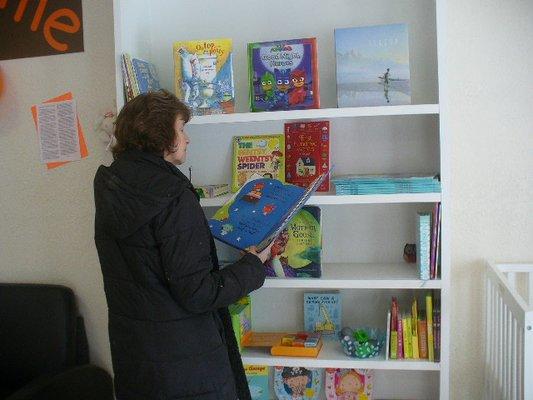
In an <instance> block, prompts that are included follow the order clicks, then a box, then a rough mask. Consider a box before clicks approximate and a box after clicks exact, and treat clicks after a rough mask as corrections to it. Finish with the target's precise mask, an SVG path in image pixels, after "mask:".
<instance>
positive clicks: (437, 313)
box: [433, 299, 440, 362]
mask: <svg viewBox="0 0 533 400" xmlns="http://www.w3.org/2000/svg"><path fill="white" fill-rule="evenodd" d="M433 326H434V328H433V334H434V336H435V338H434V342H435V351H434V354H435V361H437V362H439V361H440V300H439V299H436V300H435V306H434V307H433Z"/></svg>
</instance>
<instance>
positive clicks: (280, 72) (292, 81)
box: [248, 38, 320, 111]
mask: <svg viewBox="0 0 533 400" xmlns="http://www.w3.org/2000/svg"><path fill="white" fill-rule="evenodd" d="M248 75H249V85H250V87H249V90H250V110H251V111H274V110H302V109H307V108H320V97H319V88H318V60H317V45H316V38H306V39H291V40H280V41H274V42H259V43H248Z"/></svg>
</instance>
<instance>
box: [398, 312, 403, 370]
mask: <svg viewBox="0 0 533 400" xmlns="http://www.w3.org/2000/svg"><path fill="white" fill-rule="evenodd" d="M397 329H398V359H399V360H400V359H402V358H404V356H403V326H402V313H398V328H397Z"/></svg>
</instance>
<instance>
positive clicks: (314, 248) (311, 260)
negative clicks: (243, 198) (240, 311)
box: [265, 206, 322, 278]
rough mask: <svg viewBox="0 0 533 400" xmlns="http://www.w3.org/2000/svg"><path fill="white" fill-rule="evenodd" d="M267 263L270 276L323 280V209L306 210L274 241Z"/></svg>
mask: <svg viewBox="0 0 533 400" xmlns="http://www.w3.org/2000/svg"><path fill="white" fill-rule="evenodd" d="M270 252H271V257H270V259H269V260H267V261H266V262H265V267H266V272H267V276H269V277H276V278H320V276H321V253H322V231H321V226H320V207H317V206H304V207H303V208H302V209H301V210H300V211H298V213H297V214H296V215H295V216H294V217H293V218H292V219H291V221H290V222H289V223H288V224H287V226H286V227H285V229H283V230H282V231H281V233H280V234H279V235H278V236H277V237H276V239H274V245H273V246H272V248H271V250H270Z"/></svg>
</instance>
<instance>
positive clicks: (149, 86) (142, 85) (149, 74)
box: [122, 53, 161, 101]
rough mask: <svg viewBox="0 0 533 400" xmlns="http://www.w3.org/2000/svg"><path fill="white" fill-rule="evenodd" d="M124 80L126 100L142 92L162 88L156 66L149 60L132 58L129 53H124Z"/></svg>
mask: <svg viewBox="0 0 533 400" xmlns="http://www.w3.org/2000/svg"><path fill="white" fill-rule="evenodd" d="M122 81H123V84H124V97H125V99H126V101H130V100H131V99H133V98H135V97H136V96H138V95H139V94H141V93H148V92H152V91H156V90H159V89H161V85H160V84H159V77H158V75H157V71H156V69H155V66H154V65H153V64H151V63H149V62H148V61H145V60H141V59H139V58H132V57H131V56H130V55H129V54H127V53H124V54H123V55H122Z"/></svg>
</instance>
